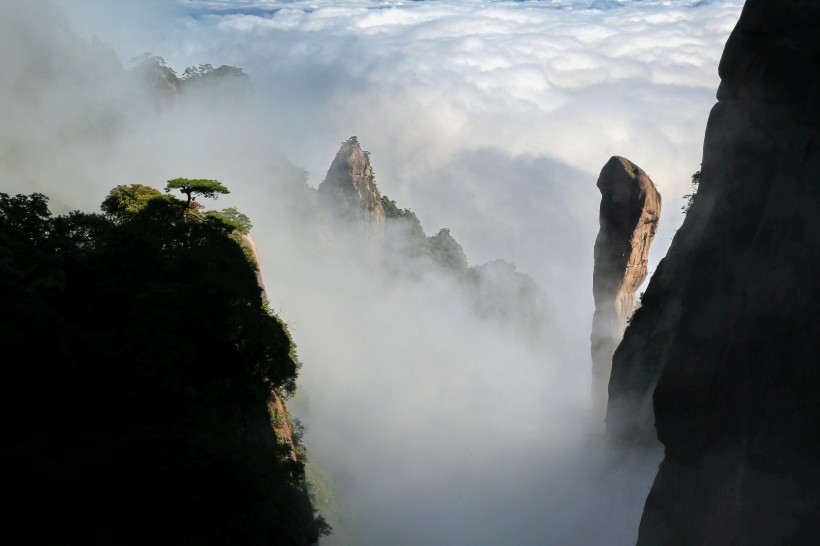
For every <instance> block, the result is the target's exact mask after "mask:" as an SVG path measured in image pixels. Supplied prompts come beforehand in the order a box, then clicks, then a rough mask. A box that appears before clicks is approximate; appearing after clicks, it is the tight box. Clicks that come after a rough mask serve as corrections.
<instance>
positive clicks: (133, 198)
mask: <svg viewBox="0 0 820 546" xmlns="http://www.w3.org/2000/svg"><path fill="white" fill-rule="evenodd" d="M160 195H162V193H160V191H159V190H158V189H156V188H152V187H151V186H144V185H142V184H131V185H129V186H117V187H115V188H114V189H112V190H111V191H110V192H109V193H108V196H107V197H106V198H105V200H104V201H103V202H102V205H100V208H101V209H102V211H103V212H104V213H105V214H106V215H107V216H108V217H109V218H111V219H112V220H114V221H122V220H125V219H126V218H129V217H131V216H133V215H134V214H136V213H138V212H139V211H141V210H142V209H144V208H145V205H146V204H147V203H148V200H149V199H151V198H153V197H158V196H160Z"/></svg>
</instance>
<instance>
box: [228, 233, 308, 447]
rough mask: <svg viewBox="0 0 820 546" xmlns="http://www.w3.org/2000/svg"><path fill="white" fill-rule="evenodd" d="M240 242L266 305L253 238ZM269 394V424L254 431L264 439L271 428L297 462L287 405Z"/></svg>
mask: <svg viewBox="0 0 820 546" xmlns="http://www.w3.org/2000/svg"><path fill="white" fill-rule="evenodd" d="M240 241H241V244H242V246H243V247H245V248H246V249H247V250H248V252H250V254H251V256H252V257H253V261H254V262H256V283H257V284H258V285H259V288H260V289H261V290H262V298H263V299H264V301H265V303H267V302H268V291H267V289H266V288H265V281H264V279H263V278H262V259H261V257H260V255H259V248H258V247H257V246H256V242H254V240H253V238H252V237H251V236H250V235H249V234H247V233H242V234H240ZM271 394H272V397H271V400H270V403H269V404H268V413H269V417H270V422H269V423H268V422H266V421H262V420H259V423H258V424H257V427H256V429H258V430H259V431H260V433H259V437H264V434H265V433H266V432H267V431H268V430H270V428H271V427H273V432H274V433H275V434H276V440H277V442H278V445H280V446H281V447H282V449H283V455H284V456H285V457H286V458H288V459H290V460H291V461H298V460H299V452H298V449H297V446H298V439H297V438H296V435H295V434H294V431H293V427H292V426H291V423H290V413H289V412H288V407H287V404H286V403H285V400H284V398H282V396H281V395H280V394H279V393H278V392H276V391H275V390H274V391H273V392H272V393H271Z"/></svg>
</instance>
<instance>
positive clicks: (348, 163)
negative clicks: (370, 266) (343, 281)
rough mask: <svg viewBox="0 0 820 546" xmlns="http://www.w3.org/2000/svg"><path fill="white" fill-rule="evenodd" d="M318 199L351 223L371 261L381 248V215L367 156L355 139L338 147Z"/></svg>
mask: <svg viewBox="0 0 820 546" xmlns="http://www.w3.org/2000/svg"><path fill="white" fill-rule="evenodd" d="M319 197H320V199H321V200H322V202H323V203H325V204H326V208H327V210H329V211H331V212H332V213H333V214H334V215H336V216H338V217H340V218H342V219H345V220H348V221H350V220H353V222H352V224H353V226H354V229H358V230H360V232H361V233H359V234H357V235H363V236H364V238H365V240H367V241H368V242H369V244H370V248H371V251H372V254H373V256H374V257H376V258H378V257H379V256H380V255H381V253H382V251H383V248H384V226H385V214H384V205H383V204H382V200H381V194H380V193H379V189H378V188H377V187H376V179H375V176H374V174H373V168H372V167H371V166H370V159H369V157H368V153H367V152H365V151H363V150H362V147H361V145H360V144H359V141H358V140H357V139H356V137H351V138H349V139H348V140H347V141H345V142H343V143H342V146H341V148H339V151H338V152H337V153H336V157H335V158H334V159H333V163H331V164H330V168H329V169H328V171H327V175H326V176H325V179H324V181H323V182H322V183H321V184H320V185H319Z"/></svg>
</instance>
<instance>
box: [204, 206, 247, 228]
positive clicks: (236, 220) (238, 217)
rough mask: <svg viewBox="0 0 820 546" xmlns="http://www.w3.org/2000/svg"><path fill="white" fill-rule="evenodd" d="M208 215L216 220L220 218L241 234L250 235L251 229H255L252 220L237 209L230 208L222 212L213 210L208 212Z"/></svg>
mask: <svg viewBox="0 0 820 546" xmlns="http://www.w3.org/2000/svg"><path fill="white" fill-rule="evenodd" d="M207 214H208V215H209V216H213V217H214V218H219V219H220V220H222V221H223V222H225V223H227V224H228V225H230V226H231V227H233V228H234V229H235V230H237V231H239V232H241V233H249V232H250V231H251V228H253V224H252V223H251V219H250V218H248V217H247V215H245V214H243V213H241V212H239V211H238V210H236V208H235V207H228V208H226V209H222V211H221V212H217V211H215V210H212V211H208V213H207Z"/></svg>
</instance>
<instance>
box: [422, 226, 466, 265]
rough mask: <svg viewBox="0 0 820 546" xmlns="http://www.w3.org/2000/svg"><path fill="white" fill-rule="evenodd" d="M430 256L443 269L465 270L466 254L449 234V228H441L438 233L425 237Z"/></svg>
mask: <svg viewBox="0 0 820 546" xmlns="http://www.w3.org/2000/svg"><path fill="white" fill-rule="evenodd" d="M427 248H428V249H429V252H430V257H431V258H432V259H433V261H434V262H436V263H438V264H439V265H441V266H442V267H444V268H445V269H448V270H450V271H455V272H458V273H463V272H464V271H466V270H467V266H468V264H467V255H466V254H464V248H463V247H462V246H461V245H460V244H459V242H458V241H456V240H455V238H454V237H453V236H452V235H450V230H449V229H447V228H441V229H440V230H439V232H438V233H436V234H435V235H433V236H432V237H428V238H427Z"/></svg>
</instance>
